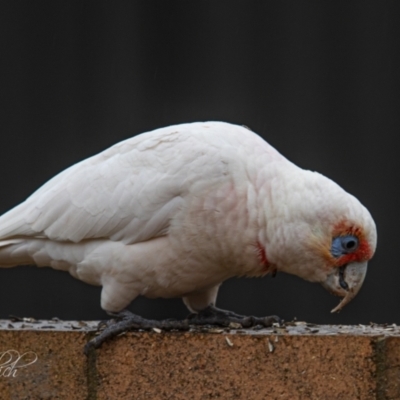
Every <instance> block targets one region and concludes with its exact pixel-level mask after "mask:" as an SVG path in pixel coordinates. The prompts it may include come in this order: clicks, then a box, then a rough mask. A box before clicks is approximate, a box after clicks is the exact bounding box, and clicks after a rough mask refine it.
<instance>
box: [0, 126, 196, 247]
mask: <svg viewBox="0 0 400 400" xmlns="http://www.w3.org/2000/svg"><path fill="white" fill-rule="evenodd" d="M168 132H169V131H166V132H162V133H161V134H153V135H139V136H137V137H134V138H132V139H128V140H127V141H124V142H121V143H118V144H117V145H115V146H113V147H111V148H109V149H108V150H106V151H104V152H102V153H100V154H98V155H96V156H94V157H91V158H89V159H86V160H84V161H82V162H80V163H78V164H76V165H74V166H72V167H70V168H68V169H66V170H65V171H63V172H61V173H60V174H59V175H57V176H55V177H54V178H53V179H51V180H50V181H48V182H47V183H46V184H45V185H43V186H42V187H41V188H40V189H39V190H37V191H36V192H35V193H33V194H32V195H31V196H30V197H29V198H28V199H27V200H26V201H25V202H23V203H22V204H20V205H19V206H17V207H15V208H14V209H12V210H10V211H9V212H8V213H6V214H4V215H3V216H2V217H1V218H0V240H2V241H9V240H12V239H14V238H20V237H26V236H29V237H46V238H50V239H52V240H58V241H72V242H79V241H81V240H85V239H90V238H109V239H111V240H121V241H123V242H125V243H135V242H138V241H143V240H148V239H150V238H152V237H157V236H161V235H164V234H165V233H166V232H167V230H168V226H169V220H170V218H171V216H172V215H173V214H174V213H175V212H177V210H178V209H179V207H180V205H181V202H182V197H181V193H182V185H183V184H184V179H182V174H183V173H184V165H183V163H184V162H185V157H179V154H178V153H179V152H182V151H184V150H185V147H186V146H190V143H185V140H184V139H182V137H181V136H182V133H181V132H172V131H171V132H169V133H168ZM187 150H189V149H187ZM179 170H180V173H179ZM3 243H4V242H3Z"/></svg>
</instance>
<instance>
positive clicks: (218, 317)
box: [189, 306, 282, 328]
mask: <svg viewBox="0 0 400 400" xmlns="http://www.w3.org/2000/svg"><path fill="white" fill-rule="evenodd" d="M189 321H190V325H220V326H229V325H230V324H231V323H235V324H240V325H241V326H242V327H243V328H251V327H253V326H257V325H261V326H263V327H269V326H272V324H274V323H281V322H282V320H281V319H280V318H279V317H278V316H277V315H270V316H268V317H254V316H252V315H250V316H245V315H239V314H236V313H234V312H232V311H227V310H221V309H220V308H217V307H214V306H208V307H207V308H205V309H204V310H202V311H200V312H199V313H198V314H191V315H190V316H189Z"/></svg>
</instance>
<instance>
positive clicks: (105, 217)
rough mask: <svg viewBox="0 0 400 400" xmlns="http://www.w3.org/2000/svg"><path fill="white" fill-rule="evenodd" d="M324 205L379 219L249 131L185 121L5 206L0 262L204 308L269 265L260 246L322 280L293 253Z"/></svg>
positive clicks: (109, 302)
mask: <svg viewBox="0 0 400 400" xmlns="http://www.w3.org/2000/svg"><path fill="white" fill-rule="evenodd" d="M310 197H311V200H310ZM335 202H336V203H337V202H339V203H340V204H339V205H338V206H335ZM325 203H326V204H325ZM349 210H350V211H349ZM318 213H320V214H321V215H325V214H329V215H332V220H333V219H334V216H335V215H336V214H338V215H339V214H340V213H345V214H346V215H347V214H349V215H350V217H352V218H354V219H356V220H358V219H360V218H361V219H362V218H363V219H364V223H365V224H367V225H368V224H369V225H368V226H369V230H370V231H374V229H375V227H374V225H373V222H371V221H372V218H370V216H369V213H368V212H367V211H366V210H365V209H364V208H363V207H362V206H361V204H359V202H358V201H357V200H356V199H354V198H353V197H352V196H350V195H348V194H347V193H346V192H344V191H343V190H342V189H341V188H339V187H338V186H337V185H335V184H334V183H332V182H331V181H330V180H328V179H327V178H324V177H322V176H320V175H318V174H315V173H311V172H308V171H303V170H301V169H300V168H298V167H296V166H294V165H293V164H292V163H290V162H289V161H287V160H286V159H285V158H284V157H283V156H281V155H280V154H279V153H278V152H277V151H276V150H275V149H273V148H272V147H271V146H270V145H268V144H267V143H266V142H265V141H264V140H262V139H261V138H260V137H259V136H257V135H256V134H254V133H252V132H251V131H249V130H248V129H246V128H244V127H240V126H236V125H231V124H227V123H222V122H207V123H193V124H183V125H177V126H171V127H166V128H162V129H158V130H155V131H153V132H149V133H145V134H142V135H138V136H136V137H133V138H131V139H128V140H126V141H123V142H121V143H118V144H116V145H114V146H113V147H111V148H109V149H107V150H105V151H104V152H102V153H100V154H98V155H96V156H94V157H91V158H88V159H86V160H84V161H82V162H80V163H78V164H76V165H74V166H72V167H70V168H68V169H67V170H65V171H63V172H62V173H60V174H59V175H57V176H55V177H54V178H53V179H51V180H50V181H49V182H47V183H46V184H45V185H43V186H42V187H41V188H40V189H39V190H37V191H36V192H35V193H33V194H32V195H31V196H30V197H29V198H28V199H27V200H26V201H25V202H23V203H22V204H20V205H19V206H17V207H15V208H14V209H12V210H10V211H9V212H8V213H6V214H4V215H3V216H2V217H1V218H0V265H1V266H4V267H7V266H13V265H17V264H30V263H35V264H36V265H38V266H45V265H48V266H52V267H53V268H57V269H63V270H67V271H69V272H70V273H71V274H72V275H73V276H75V277H77V278H79V279H82V280H84V281H85V282H88V283H91V284H96V285H103V292H102V307H103V308H104V309H106V310H109V311H119V310H120V309H122V308H124V307H126V306H127V305H128V304H129V303H130V302H131V301H132V300H133V299H134V298H135V297H136V296H138V295H140V294H142V295H146V296H148V297H157V296H162V297H174V296H182V297H184V300H185V303H186V304H187V305H188V307H189V308H191V309H192V310H196V309H201V308H203V307H205V306H207V305H208V304H210V303H211V302H215V298H216V295H217V291H218V287H219V285H220V283H221V282H222V281H224V280H225V279H227V278H229V277H232V276H237V275H248V276H259V275H263V274H265V273H266V272H267V270H266V267H265V265H263V263H262V261H260V255H259V247H258V246H260V245H261V246H262V247H263V248H264V249H265V250H266V252H267V256H268V261H269V262H270V263H271V264H273V265H274V266H275V267H276V268H279V269H281V270H286V272H291V273H295V274H297V275H299V276H302V277H304V278H306V279H310V280H318V279H320V278H321V276H322V275H323V274H324V273H325V274H326V271H325V272H321V271H320V270H318V271H316V270H314V269H315V268H314V265H312V266H310V268H304V265H303V266H302V265H301V263H300V261H299V260H298V259H297V260H296V259H295V257H296V254H297V256H298V251H297V250H298V249H297V250H296V251H297V252H296V251H294V252H293V254H292V253H290V251H288V246H289V245H288V244H289V243H290V245H291V246H292V247H293V248H295V249H296V245H293V243H292V242H293V241H294V242H295V244H296V243H298V246H297V247H299V248H300V249H301V248H302V247H301V246H303V248H304V240H303V239H302V237H303V236H304V237H305V236H307V234H309V232H311V228H312V229H314V228H315V224H314V222H313V221H311V220H312V219H313V218H314V217H315V215H318ZM335 213H336V214H335ZM352 213H353V214H354V215H352ZM322 220H323V218H322ZM313 224H314V225H313ZM310 227H311V228H310ZM374 240H375V241H376V236H375V239H374V232H372V233H371V243H373V242H374ZM290 241H292V242H290ZM289 247H290V246H289ZM304 257H305V258H304V260H306V259H307V256H306V255H305V256H304ZM311 259H312V258H310V260H311ZM288 260H290V262H288ZM304 260H301V261H304ZM313 268H314V269H313Z"/></svg>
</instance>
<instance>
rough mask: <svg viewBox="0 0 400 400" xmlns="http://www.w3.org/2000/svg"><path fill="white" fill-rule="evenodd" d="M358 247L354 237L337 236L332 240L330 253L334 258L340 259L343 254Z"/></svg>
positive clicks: (356, 239)
mask: <svg viewBox="0 0 400 400" xmlns="http://www.w3.org/2000/svg"><path fill="white" fill-rule="evenodd" d="M358 245H359V241H358V238H357V237H356V236H354V235H347V236H338V237H335V238H334V239H333V240H332V248H331V253H332V255H333V256H334V257H340V256H342V255H343V254H348V253H352V252H354V251H355V250H357V248H358Z"/></svg>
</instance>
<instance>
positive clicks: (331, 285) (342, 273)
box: [322, 261, 368, 312]
mask: <svg viewBox="0 0 400 400" xmlns="http://www.w3.org/2000/svg"><path fill="white" fill-rule="evenodd" d="M367 266H368V262H367V261H364V262H352V263H349V264H347V265H344V266H343V267H340V268H336V269H335V272H333V273H332V274H330V275H328V277H327V279H326V281H325V282H322V286H323V287H324V288H325V289H326V290H328V292H331V293H332V294H335V295H336V296H340V297H343V299H342V301H341V302H340V303H339V304H338V305H337V306H336V307H335V308H334V309H333V310H332V311H331V312H337V311H340V310H341V309H342V308H343V307H344V306H345V305H346V304H348V303H350V301H351V300H353V298H354V297H356V295H357V293H358V292H359V290H360V289H361V286H362V284H363V282H364V279H365V275H366V274H367Z"/></svg>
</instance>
